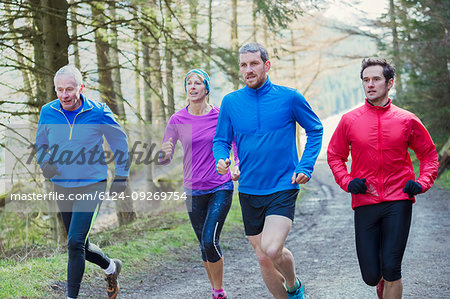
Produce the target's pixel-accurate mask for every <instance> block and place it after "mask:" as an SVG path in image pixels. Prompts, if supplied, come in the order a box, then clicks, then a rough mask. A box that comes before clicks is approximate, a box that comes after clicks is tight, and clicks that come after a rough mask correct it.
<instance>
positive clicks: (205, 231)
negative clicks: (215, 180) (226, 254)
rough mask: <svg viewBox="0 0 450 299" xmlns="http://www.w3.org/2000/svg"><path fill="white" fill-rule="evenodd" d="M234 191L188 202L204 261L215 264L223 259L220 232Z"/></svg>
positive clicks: (202, 196) (201, 196)
mask: <svg viewBox="0 0 450 299" xmlns="http://www.w3.org/2000/svg"><path fill="white" fill-rule="evenodd" d="M232 197H233V190H219V191H216V192H213V193H209V194H205V195H199V196H192V197H191V196H189V197H188V198H187V201H186V206H187V208H188V214H189V219H190V220H191V224H192V227H193V228H194V231H195V235H196V236H197V239H198V242H199V244H200V249H201V251H202V260H203V261H205V262H206V261H208V262H212V263H215V262H217V261H218V260H220V258H221V257H222V250H221V249H220V246H219V237H220V232H221V231H222V227H223V224H224V223H225V218H226V217H227V214H228V211H229V210H230V207H231V202H232Z"/></svg>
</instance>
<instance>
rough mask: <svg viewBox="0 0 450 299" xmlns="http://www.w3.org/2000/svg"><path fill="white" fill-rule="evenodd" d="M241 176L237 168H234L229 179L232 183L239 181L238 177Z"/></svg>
mask: <svg viewBox="0 0 450 299" xmlns="http://www.w3.org/2000/svg"><path fill="white" fill-rule="evenodd" d="M240 175H241V171H240V170H239V166H234V169H233V172H232V173H231V179H232V180H233V181H237V180H239V176H240Z"/></svg>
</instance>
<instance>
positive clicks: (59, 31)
mask: <svg viewBox="0 0 450 299" xmlns="http://www.w3.org/2000/svg"><path fill="white" fill-rule="evenodd" d="M30 4H31V6H32V17H33V25H34V26H33V27H34V28H35V30H36V31H35V32H34V36H33V39H32V44H33V50H34V60H35V71H34V72H33V74H34V77H35V79H34V80H35V82H36V100H34V101H33V103H30V106H31V107H34V108H35V109H36V108H37V109H39V108H40V107H41V106H42V105H44V104H45V103H47V102H48V101H50V100H53V99H55V98H56V93H55V89H54V84H53V77H54V75H55V73H56V71H57V70H58V69H59V68H61V67H62V66H64V65H66V64H68V63H69V59H68V47H69V34H68V30H67V11H68V4H67V1H57V0H47V1H38V0H32V1H31V2H30ZM52 187H53V185H52V184H44V192H47V193H48V192H50V191H53V190H52ZM49 205H51V203H50V202H49ZM50 209H51V208H50ZM49 216H50V220H49V222H50V227H51V231H52V238H53V240H55V241H57V242H58V243H59V240H64V239H65V238H66V234H65V230H64V225H63V223H62V219H61V217H59V213H50V214H49Z"/></svg>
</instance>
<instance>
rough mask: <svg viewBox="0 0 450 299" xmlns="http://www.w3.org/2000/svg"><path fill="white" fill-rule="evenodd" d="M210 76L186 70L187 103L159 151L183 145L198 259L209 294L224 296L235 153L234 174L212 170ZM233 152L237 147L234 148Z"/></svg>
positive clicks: (167, 156) (168, 152) (214, 115)
mask: <svg viewBox="0 0 450 299" xmlns="http://www.w3.org/2000/svg"><path fill="white" fill-rule="evenodd" d="M209 86H210V81H209V76H208V74H207V73H206V72H204V71H203V70H200V69H193V70H191V71H189V72H188V73H187V75H186V77H185V79H184V87H185V90H186V93H187V97H188V101H189V104H188V105H187V106H186V107H185V108H183V109H181V110H180V111H178V112H176V113H175V114H174V115H172V117H171V118H170V120H169V123H168V125H167V128H166V132H165V134H164V138H163V144H162V147H161V151H162V152H163V153H164V155H163V160H166V161H168V162H169V161H170V160H171V159H172V157H173V150H174V145H175V144H176V143H177V141H178V140H179V141H180V142H181V144H182V146H183V152H184V156H183V174H184V178H183V186H184V190H185V192H186V193H187V195H188V196H187V200H186V206H187V209H188V214H189V219H190V221H191V224H192V227H193V228H194V231H195V234H196V236H197V239H198V241H199V244H200V249H201V252H202V260H203V263H204V265H205V269H206V272H207V273H208V278H209V280H210V282H211V285H212V288H213V298H226V294H225V291H224V290H223V255H222V251H221V249H220V246H219V236H220V232H221V230H222V227H223V224H224V222H225V218H226V216H227V214H228V211H229V210H230V206H231V201H232V196H233V182H232V180H237V179H238V178H239V168H238V167H237V165H238V163H239V162H238V160H237V158H235V164H236V167H235V170H234V172H233V174H230V172H228V173H227V174H226V175H224V176H221V175H219V174H218V173H217V172H216V167H215V164H216V163H215V160H214V157H213V153H212V142H213V138H214V135H215V133H216V125H217V119H218V117H219V108H217V107H213V106H212V105H210V104H208V102H207V98H208V94H209ZM233 150H234V153H235V157H237V155H236V152H237V151H236V147H235V146H234V147H233ZM227 163H230V161H229V160H227Z"/></svg>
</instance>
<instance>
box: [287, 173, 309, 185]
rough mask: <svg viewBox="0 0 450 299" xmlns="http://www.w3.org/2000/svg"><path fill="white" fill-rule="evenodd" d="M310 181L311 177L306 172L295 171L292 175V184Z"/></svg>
mask: <svg viewBox="0 0 450 299" xmlns="http://www.w3.org/2000/svg"><path fill="white" fill-rule="evenodd" d="M308 181H309V177H308V176H307V175H306V174H304V173H301V172H299V173H295V171H294V174H293V175H292V179H291V184H295V183H297V184H299V185H300V184H306V183H307V182H308Z"/></svg>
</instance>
